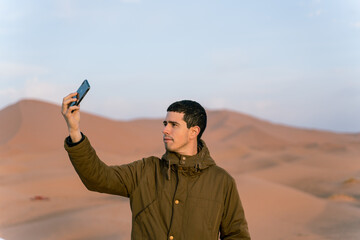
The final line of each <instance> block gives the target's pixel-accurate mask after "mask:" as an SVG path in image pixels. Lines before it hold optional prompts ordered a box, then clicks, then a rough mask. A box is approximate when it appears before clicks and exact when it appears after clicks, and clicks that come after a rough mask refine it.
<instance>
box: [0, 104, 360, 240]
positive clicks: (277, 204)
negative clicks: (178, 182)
mask: <svg viewBox="0 0 360 240" xmlns="http://www.w3.org/2000/svg"><path fill="white" fill-rule="evenodd" d="M208 114H209V117H208V118H209V121H208V128H207V130H206V132H205V134H204V140H205V141H206V142H207V145H208V146H209V148H210V151H211V154H212V155H213V157H214V158H215V161H216V163H217V164H218V165H220V166H221V167H224V168H225V169H226V170H227V171H229V172H230V173H231V174H232V175H233V176H234V178H235V179H236V182H237V186H238V190H239V192H240V196H241V199H242V202H243V205H244V208H245V213H246V216H247V219H248V222H249V228H250V232H251V234H252V236H253V239H255V240H257V239H267V240H275V239H276V240H278V239H286V240H287V239H295V240H296V239H299V240H300V239H304V240H305V239H306V240H323V239H350V240H355V239H360V230H359V229H360V228H359V226H360V134H355V133H354V134H339V133H333V132H327V131H318V130H310V129H300V128H293V127H291V126H284V125H279V124H274V123H271V122H268V121H264V120H260V119H256V118H253V117H251V116H247V115H244V114H241V113H236V112H231V111H209V113H208ZM81 126H82V130H83V132H84V133H85V134H86V135H87V136H88V137H89V139H90V141H91V142H92V144H93V145H94V147H95V148H96V150H97V152H98V154H99V156H100V157H101V158H102V160H103V161H105V162H106V163H108V164H122V163H127V162H131V161H134V160H137V159H139V158H141V157H144V156H149V155H157V156H160V155H161V154H162V153H163V145H162V142H161V137H162V136H161V128H162V119H139V120H134V121H114V120H110V119H106V118H103V117H100V116H95V115H91V114H87V113H82V115H81ZM66 135H67V129H66V124H65V121H64V120H63V117H62V116H61V113H60V106H57V105H53V104H49V103H45V102H41V101H37V100H23V101H20V102H18V103H16V104H14V105H11V106H8V107H7V108H5V109H2V110H1V111H0V194H1V198H0V213H1V214H0V238H4V239H6V240H9V239H24V238H26V239H129V238H130V229H131V212H130V209H129V204H128V200H127V199H126V198H122V197H118V196H110V195H105V194H99V193H93V192H89V191H87V190H86V189H85V187H84V186H83V185H82V183H81V181H80V180H79V178H78V177H77V175H76V173H75V171H74V170H73V168H72V166H71V164H70V162H69V160H68V158H67V154H66V152H65V150H64V149H63V141H64V138H65V137H66Z"/></svg>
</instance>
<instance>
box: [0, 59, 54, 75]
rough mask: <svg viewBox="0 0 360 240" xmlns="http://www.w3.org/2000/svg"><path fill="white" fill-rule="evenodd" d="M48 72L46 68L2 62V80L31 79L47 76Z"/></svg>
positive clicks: (0, 64) (0, 70)
mask: <svg viewBox="0 0 360 240" xmlns="http://www.w3.org/2000/svg"><path fill="white" fill-rule="evenodd" d="M47 72H48V70H47V69H46V68H45V67H42V66H37V65H31V64H23V63H8V62H0V78H3V79H7V78H19V77H21V78H29V77H34V76H39V75H43V74H46V73H47Z"/></svg>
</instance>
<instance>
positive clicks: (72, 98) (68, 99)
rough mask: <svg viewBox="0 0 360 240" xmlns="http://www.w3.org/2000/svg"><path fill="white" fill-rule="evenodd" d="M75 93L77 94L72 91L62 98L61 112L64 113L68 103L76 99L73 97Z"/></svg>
mask: <svg viewBox="0 0 360 240" xmlns="http://www.w3.org/2000/svg"><path fill="white" fill-rule="evenodd" d="M75 95H77V93H72V94H69V95H68V96H66V97H65V98H64V99H63V103H62V112H63V113H65V112H66V111H67V109H68V108H69V104H70V103H72V102H76V101H77V98H74V96H75Z"/></svg>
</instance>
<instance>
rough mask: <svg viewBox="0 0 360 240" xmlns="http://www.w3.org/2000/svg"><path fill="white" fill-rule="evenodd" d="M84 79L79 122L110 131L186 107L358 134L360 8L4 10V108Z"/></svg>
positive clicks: (324, 3) (105, 4)
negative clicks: (108, 122) (104, 121)
mask: <svg viewBox="0 0 360 240" xmlns="http://www.w3.org/2000/svg"><path fill="white" fill-rule="evenodd" d="M84 79H88V81H89V83H90V85H91V90H90V92H89V93H88V95H87V96H86V97H85V99H84V100H83V102H82V104H81V109H82V111H87V112H90V113H93V114H97V115H101V116H104V117H109V118H112V119H117V120H130V119H134V118H158V117H159V118H163V117H164V116H165V114H166V108H167V107H168V106H169V105H170V104H171V103H172V102H174V101H177V100H182V99H192V100H195V101H198V102H199V103H201V104H202V105H203V106H204V107H205V108H207V109H209V110H218V109H228V110H232V111H237V112H241V113H245V114H248V115H251V116H254V117H257V118H260V119H264V120H267V121H271V122H274V123H281V124H285V125H289V126H295V127H302V128H309V129H320V130H330V131H335V132H349V133H355V132H356V133H358V132H360V94H359V93H360V1H358V0H293V1H287V0H274V1H268V0H258V1H244V0H217V1H215V0H206V1H203V0H199V1H197V0H191V1H188V0H183V1H165V0H163V1H162V0H154V1H149V0H106V1H98V0H86V1H85V0H72V1H70V0H52V1H48V0H47V1H45V0H43V1H41V0H34V1H25V0H23V1H20V0H0V83H1V85H0V109H3V108H5V107H6V106H8V105H10V104H14V103H16V102H17V101H19V100H22V99H29V98H30V99H40V100H44V101H48V102H51V103H55V104H59V105H60V104H61V102H62V99H63V97H65V96H66V95H68V94H69V93H71V92H74V91H76V90H77V88H78V87H79V85H80V84H81V82H82V81H83V80H84ZM59 111H60V110H59ZM59 117H60V115H59Z"/></svg>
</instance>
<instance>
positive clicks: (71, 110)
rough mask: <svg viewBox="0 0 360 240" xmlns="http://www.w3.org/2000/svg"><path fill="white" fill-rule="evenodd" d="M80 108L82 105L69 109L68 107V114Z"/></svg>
mask: <svg viewBox="0 0 360 240" xmlns="http://www.w3.org/2000/svg"><path fill="white" fill-rule="evenodd" d="M79 110H80V107H79V106H72V107H69V109H68V114H73V113H74V112H75V111H79Z"/></svg>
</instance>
